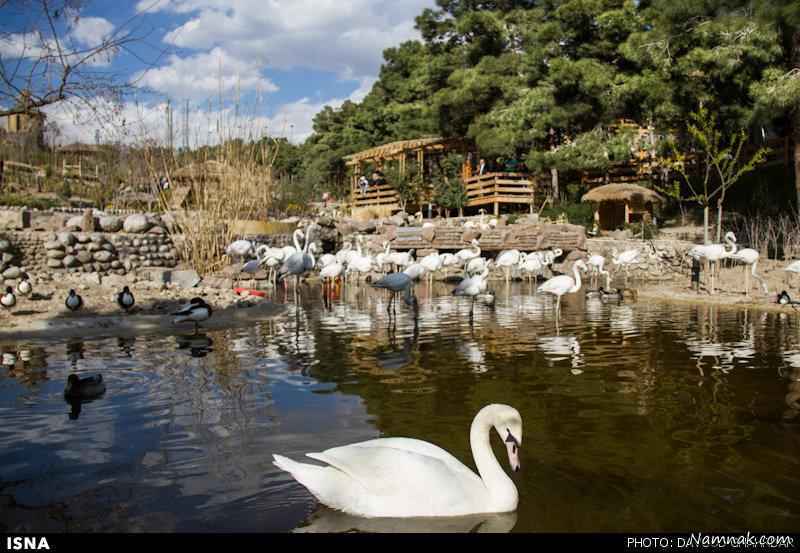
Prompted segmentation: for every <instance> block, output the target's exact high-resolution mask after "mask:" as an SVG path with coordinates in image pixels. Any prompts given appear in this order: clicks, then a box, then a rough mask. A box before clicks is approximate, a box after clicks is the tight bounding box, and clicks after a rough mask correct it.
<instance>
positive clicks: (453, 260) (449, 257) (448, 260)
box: [442, 253, 460, 278]
mask: <svg viewBox="0 0 800 553" xmlns="http://www.w3.org/2000/svg"><path fill="white" fill-rule="evenodd" d="M459 263H460V261H459V259H458V258H457V257H456V256H455V254H452V253H443V254H442V269H443V270H444V277H445V278H447V273H448V271H449V269H450V267H457V266H458V264H459Z"/></svg>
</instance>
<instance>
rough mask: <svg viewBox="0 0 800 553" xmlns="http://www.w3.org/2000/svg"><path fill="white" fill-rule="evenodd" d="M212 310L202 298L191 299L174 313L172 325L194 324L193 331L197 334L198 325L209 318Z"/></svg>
mask: <svg viewBox="0 0 800 553" xmlns="http://www.w3.org/2000/svg"><path fill="white" fill-rule="evenodd" d="M211 314H212V309H211V306H210V305H208V304H207V303H206V302H205V300H204V299H203V298H192V299H191V300H189V303H187V304H186V305H184V306H183V307H181V308H180V309H179V310H178V311H176V312H174V313H173V315H175V319H173V321H172V323H173V324H180V323H184V322H191V323H194V331H195V333H196V332H197V327H198V324H199V323H201V322H203V321H207V320H208V319H210V318H211Z"/></svg>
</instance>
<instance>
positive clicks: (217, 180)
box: [145, 142, 272, 275]
mask: <svg viewBox="0 0 800 553" xmlns="http://www.w3.org/2000/svg"><path fill="white" fill-rule="evenodd" d="M267 147H268V146H267V145H266V144H264V143H261V144H251V145H245V144H242V143H241V142H234V143H228V144H226V145H223V146H222V147H220V148H217V149H216V150H215V155H214V157H215V158H216V159H211V158H210V154H207V155H206V156H204V158H202V159H195V160H194V161H192V162H190V163H188V164H187V163H186V162H185V161H184V162H183V163H181V162H180V161H179V159H178V158H177V157H176V156H175V155H173V154H172V153H171V152H168V151H165V150H164V149H156V148H154V149H151V150H149V151H147V155H146V156H145V157H146V159H145V162H146V163H147V166H148V168H149V169H150V171H151V173H152V175H153V179H154V181H157V180H158V179H159V178H160V177H161V176H165V177H166V178H167V179H168V180H169V182H170V188H169V189H168V190H167V191H162V192H160V193H159V199H160V205H161V209H162V211H163V212H165V213H166V214H168V216H169V217H170V218H171V219H172V221H173V223H174V225H173V229H172V231H171V232H172V233H174V234H178V235H180V239H179V240H175V243H176V248H177V249H178V251H179V253H180V255H181V258H182V259H184V260H185V261H188V262H189V263H190V264H191V265H192V267H193V268H194V269H195V270H196V271H197V272H198V273H200V274H201V275H205V274H209V273H213V272H214V271H216V270H218V269H220V268H221V267H222V266H224V265H225V263H226V260H225V257H224V256H225V249H226V248H227V246H228V245H229V244H230V243H231V242H232V241H233V240H234V239H235V238H236V236H235V225H234V222H235V221H237V220H253V219H257V218H261V219H266V213H267V209H268V208H269V205H270V202H271V200H272V194H271V192H272V179H271V174H270V173H271V172H270V171H269V168H268V167H265V166H264V165H262V164H261V163H259V162H258V159H259V155H263V154H264V152H262V151H259V149H262V148H267ZM261 159H264V158H263V157H262V158H261ZM181 198H184V199H183V200H181Z"/></svg>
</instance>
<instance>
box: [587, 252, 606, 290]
mask: <svg viewBox="0 0 800 553" xmlns="http://www.w3.org/2000/svg"><path fill="white" fill-rule="evenodd" d="M586 264H587V265H588V267H589V269H590V270H591V274H590V276H591V278H592V281H593V282H594V280H595V279H597V280H599V279H600V275H605V276H606V288H609V287H610V282H609V280H610V278H611V276H610V273H609V272H608V271H604V270H603V266H604V265H605V264H606V258H605V257H603V256H602V255H593V256H591V257H590V258H589V261H587V262H586ZM597 285H599V282H598V283H597Z"/></svg>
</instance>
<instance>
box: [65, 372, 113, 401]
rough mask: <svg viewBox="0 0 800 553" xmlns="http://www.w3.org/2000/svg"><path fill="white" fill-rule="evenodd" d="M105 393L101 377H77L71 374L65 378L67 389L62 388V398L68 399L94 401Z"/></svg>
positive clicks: (104, 385) (104, 384)
mask: <svg viewBox="0 0 800 553" xmlns="http://www.w3.org/2000/svg"><path fill="white" fill-rule="evenodd" d="M105 392H106V383H105V382H103V375H102V374H96V375H93V376H85V377H83V378H81V377H79V376H78V375H77V374H71V375H69V377H68V378H67V387H66V388H64V397H66V398H69V399H94V398H96V397H99V396H101V395H103V394H104V393H105Z"/></svg>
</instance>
